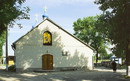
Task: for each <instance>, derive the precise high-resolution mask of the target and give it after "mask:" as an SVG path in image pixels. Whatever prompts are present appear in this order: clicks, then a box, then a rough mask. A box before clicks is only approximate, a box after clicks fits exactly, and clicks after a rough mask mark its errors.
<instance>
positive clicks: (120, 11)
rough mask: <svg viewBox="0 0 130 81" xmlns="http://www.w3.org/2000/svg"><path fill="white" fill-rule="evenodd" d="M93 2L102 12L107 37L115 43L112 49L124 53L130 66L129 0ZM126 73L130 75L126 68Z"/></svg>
mask: <svg viewBox="0 0 130 81" xmlns="http://www.w3.org/2000/svg"><path fill="white" fill-rule="evenodd" d="M95 3H96V4H99V5H100V7H99V8H100V9H101V10H102V11H103V12H104V20H105V21H106V24H108V25H107V26H105V28H106V29H107V30H106V31H108V37H109V39H111V41H112V43H113V44H115V48H114V50H113V51H114V52H115V53H118V52H121V53H123V54H125V55H126V64H127V66H130V15H129V14H130V1H129V0H96V1H95ZM120 50H121V51H120ZM129 69H130V68H129ZM127 75H129V76H130V72H129V73H128V69H127Z"/></svg>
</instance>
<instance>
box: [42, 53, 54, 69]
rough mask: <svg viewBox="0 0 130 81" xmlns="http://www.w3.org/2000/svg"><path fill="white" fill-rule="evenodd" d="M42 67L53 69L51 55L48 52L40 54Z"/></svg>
mask: <svg viewBox="0 0 130 81" xmlns="http://www.w3.org/2000/svg"><path fill="white" fill-rule="evenodd" d="M42 69H43V70H52V69H53V56H52V55H50V54H45V55H43V56H42Z"/></svg>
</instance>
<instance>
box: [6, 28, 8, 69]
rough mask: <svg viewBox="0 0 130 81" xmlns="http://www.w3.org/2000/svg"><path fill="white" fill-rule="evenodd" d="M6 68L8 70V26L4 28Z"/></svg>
mask: <svg viewBox="0 0 130 81" xmlns="http://www.w3.org/2000/svg"><path fill="white" fill-rule="evenodd" d="M6 27H7V26H6ZM6 70H7V71H8V27H7V28H6Z"/></svg>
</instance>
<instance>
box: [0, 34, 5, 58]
mask: <svg viewBox="0 0 130 81" xmlns="http://www.w3.org/2000/svg"><path fill="white" fill-rule="evenodd" d="M5 36H6V32H3V33H2V34H1V35H0V57H2V54H3V50H2V49H3V48H2V47H3V45H4V43H5V38H6V37H5Z"/></svg>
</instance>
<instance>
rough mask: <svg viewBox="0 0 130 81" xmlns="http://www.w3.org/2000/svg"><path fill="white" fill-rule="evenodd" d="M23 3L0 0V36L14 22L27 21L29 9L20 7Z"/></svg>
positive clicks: (14, 0)
mask: <svg viewBox="0 0 130 81" xmlns="http://www.w3.org/2000/svg"><path fill="white" fill-rule="evenodd" d="M24 2H25V0H0V35H1V34H2V33H3V32H4V31H6V28H7V26H10V27H11V26H12V25H13V24H14V23H15V21H16V20H20V19H29V17H28V12H29V8H28V7H22V3H24ZM18 25H20V24H18Z"/></svg>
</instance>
